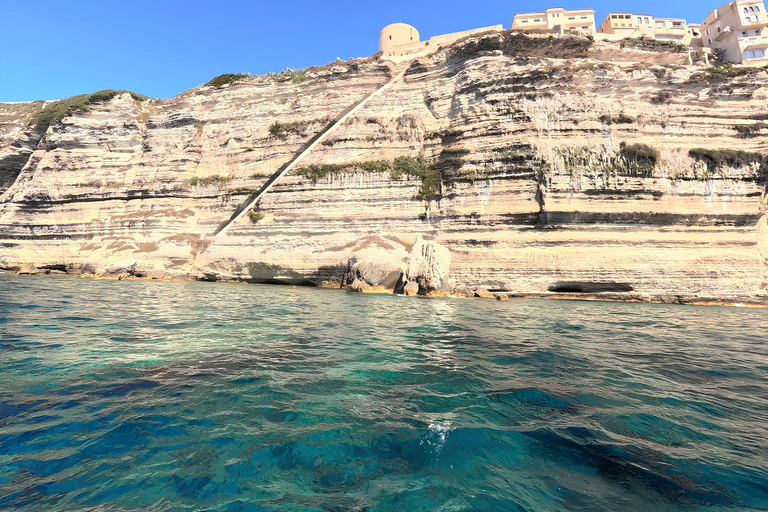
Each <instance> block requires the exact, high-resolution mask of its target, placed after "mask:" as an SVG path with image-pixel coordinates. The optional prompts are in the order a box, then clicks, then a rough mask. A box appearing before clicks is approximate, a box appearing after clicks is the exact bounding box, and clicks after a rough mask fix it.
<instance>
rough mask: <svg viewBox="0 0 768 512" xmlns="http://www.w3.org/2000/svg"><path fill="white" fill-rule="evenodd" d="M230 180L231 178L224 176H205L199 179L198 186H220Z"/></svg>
mask: <svg viewBox="0 0 768 512" xmlns="http://www.w3.org/2000/svg"><path fill="white" fill-rule="evenodd" d="M231 180H232V176H224V175H221V174H217V175H214V176H206V177H205V178H203V179H201V180H200V181H199V182H198V183H200V185H222V184H224V183H226V182H228V181H231Z"/></svg>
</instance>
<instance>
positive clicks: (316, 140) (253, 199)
mask: <svg viewBox="0 0 768 512" xmlns="http://www.w3.org/2000/svg"><path fill="white" fill-rule="evenodd" d="M404 64H405V65H404V66H402V70H400V71H399V72H398V73H397V74H396V75H395V76H393V77H392V78H391V79H390V80H389V81H388V82H386V83H385V84H384V85H382V86H381V87H379V88H378V89H376V90H375V91H373V92H371V93H369V94H368V95H366V96H364V97H363V98H362V99H361V100H360V101H358V102H357V103H355V104H353V105H351V106H350V107H349V108H347V109H346V110H344V111H343V112H342V113H341V114H340V115H339V116H338V117H337V118H336V119H335V120H334V121H333V122H331V123H330V124H328V126H326V127H325V128H324V129H323V130H321V131H320V132H319V133H317V134H316V135H315V136H314V137H312V139H310V140H309V141H308V142H307V143H306V144H304V145H303V146H302V147H301V149H299V151H298V152H297V153H296V156H294V157H293V158H292V159H291V160H290V161H288V162H286V163H285V164H283V165H282V166H280V168H279V169H278V170H277V171H276V172H275V173H274V174H272V176H270V177H269V179H268V180H267V181H266V182H264V184H263V185H262V186H261V188H260V189H259V190H258V191H256V192H255V193H253V194H251V195H250V196H248V198H247V199H246V200H245V201H244V202H243V203H242V204H241V205H240V206H239V207H238V208H237V210H235V212H234V213H233V214H232V216H231V217H230V218H229V219H228V220H226V221H224V222H222V223H221V224H220V225H219V227H218V229H216V231H215V232H214V233H213V238H214V239H215V237H217V236H219V235H221V234H225V233H226V231H227V230H228V229H229V228H230V227H231V226H232V225H233V224H234V223H235V222H237V220H238V219H240V218H241V217H242V216H243V215H245V214H246V213H247V212H248V211H249V210H250V209H251V208H253V207H254V206H255V205H256V203H257V202H259V200H260V199H261V198H262V197H263V196H264V194H266V193H267V192H268V191H269V189H270V188H272V185H274V184H275V182H276V181H277V180H279V179H280V178H282V177H283V176H284V175H285V174H287V173H288V172H289V171H291V169H293V168H294V167H296V164H297V163H298V162H299V161H300V160H301V159H302V158H303V157H304V156H306V155H307V154H308V153H310V152H311V151H312V150H313V149H314V148H315V147H316V146H317V145H318V144H320V143H321V142H322V141H323V140H324V139H325V138H326V137H327V136H328V134H330V133H331V132H333V130H334V129H335V128H336V127H337V126H339V125H341V124H343V123H344V122H345V121H346V120H347V119H349V118H350V117H351V116H352V115H354V114H355V113H356V112H357V111H358V110H360V109H361V108H362V107H363V106H364V105H365V104H366V103H368V102H369V101H370V100H371V99H373V98H375V97H376V96H378V95H380V94H381V93H382V92H384V91H385V90H387V89H388V88H389V87H390V86H391V85H392V84H394V83H395V82H397V81H398V80H400V79H401V78H402V77H403V76H404V75H405V72H406V70H407V69H408V64H410V61H409V62H405V63H404Z"/></svg>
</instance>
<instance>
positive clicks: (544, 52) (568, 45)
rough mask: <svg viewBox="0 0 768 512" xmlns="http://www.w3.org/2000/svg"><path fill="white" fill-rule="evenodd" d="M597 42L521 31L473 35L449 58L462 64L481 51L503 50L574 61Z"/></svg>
mask: <svg viewBox="0 0 768 512" xmlns="http://www.w3.org/2000/svg"><path fill="white" fill-rule="evenodd" d="M592 44H593V41H590V40H589V39H585V38H582V37H554V36H550V37H547V38H543V37H529V36H527V35H525V34H524V33H521V32H517V31H515V32H512V31H510V30H507V31H505V32H489V33H487V34H481V35H471V36H468V37H466V38H464V39H461V40H459V41H457V42H456V43H454V44H453V45H451V47H450V49H449V50H448V59H449V60H450V61H458V60H463V59H466V58H469V57H471V56H473V55H475V54H476V53H478V52H481V51H494V50H501V51H502V52H504V53H505V54H506V55H511V56H531V57H550V58H557V59H570V58H575V57H584V56H586V55H587V52H588V50H589V49H590V48H591V47H592Z"/></svg>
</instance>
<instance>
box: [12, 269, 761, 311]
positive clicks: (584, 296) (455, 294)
mask: <svg viewBox="0 0 768 512" xmlns="http://www.w3.org/2000/svg"><path fill="white" fill-rule="evenodd" d="M4 272H6V273H10V274H15V275H25V276H41V275H61V276H69V277H77V278H82V279H98V280H109V281H123V280H125V281H158V282H174V283H185V282H196V281H197V282H221V283H232V284H250V283H249V282H248V281H244V280H242V279H220V280H210V279H201V278H199V277H190V276H187V277H178V276H176V277H172V276H170V275H167V274H166V275H163V276H162V277H159V276H158V275H157V274H156V275H154V276H153V275H128V274H120V275H103V274H70V273H68V272H65V271H63V270H56V269H54V270H51V269H38V268H36V267H35V268H34V269H31V268H30V267H29V266H26V269H25V268H20V269H18V270H17V269H14V268H3V269H0V274H2V273H4ZM603 284H605V283H603ZM272 285H273V286H290V287H291V288H294V289H295V288H298V287H299V286H302V287H317V288H323V289H329V290H338V291H344V292H351V293H365V294H373V295H400V296H415V297H417V298H425V299H429V298H463V299H486V300H498V301H506V300H510V299H551V300H585V301H607V302H630V303H632V302H634V303H649V304H679V305H688V306H725V307H748V308H768V300H765V301H754V298H752V297H741V298H735V297H734V298H731V299H730V300H729V299H722V298H714V297H684V296H680V295H673V296H646V295H643V294H638V293H605V292H601V293H557V292H508V291H489V290H488V289H485V288H479V289H476V290H469V289H463V290H453V291H447V292H438V291H431V292H428V293H426V294H424V295H419V294H413V293H395V292H394V291H393V290H387V289H386V288H384V287H382V286H367V287H362V288H360V287H358V288H354V287H353V286H351V285H343V286H340V285H336V284H334V283H327V282H325V283H321V284H319V285H317V286H315V285H293V284H274V283H272Z"/></svg>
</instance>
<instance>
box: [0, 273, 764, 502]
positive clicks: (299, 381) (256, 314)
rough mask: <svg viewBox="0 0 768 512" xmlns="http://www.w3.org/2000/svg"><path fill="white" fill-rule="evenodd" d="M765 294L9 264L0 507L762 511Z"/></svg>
mask: <svg viewBox="0 0 768 512" xmlns="http://www.w3.org/2000/svg"><path fill="white" fill-rule="evenodd" d="M767 332H768V311H766V310H761V309H747V308H721V307H691V306H677V305H659V304H624V303H608V302H573V301H546V300H522V299H520V300H514V299H513V300H510V301H507V302H497V301H487V300H467V299H463V300H462V299H416V298H404V297H395V296H370V295H360V294H350V293H345V292H339V291H332V290H318V289H309V288H299V289H289V288H286V287H277V286H258V285H236V284H214V283H160V282H139V281H119V282H118V281H95V280H83V279H77V278H72V277H68V276H40V277H36V276H30V277H15V276H10V275H8V274H4V275H3V274H0V368H1V369H2V372H1V373H0V509H11V510H13V509H18V510H32V511H34V510H41V511H46V512H52V511H72V510H94V511H95V510H98V511H103V510H153V511H171V510H174V511H175V510H190V511H191V510H214V511H230V512H234V511H267V510H269V511H271V510H280V511H284V510H307V511H344V510H358V511H363V510H367V511H389V510H405V511H422V510H445V511H458V510H473V511H621V512H630V511H667V510H690V511H694V510H695V511H698V510H768V345H766V338H767V337H768V336H766V333H767Z"/></svg>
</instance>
